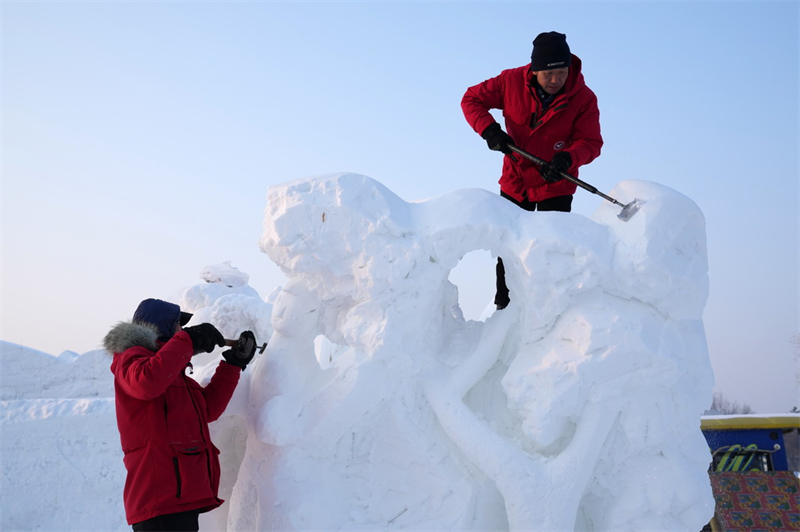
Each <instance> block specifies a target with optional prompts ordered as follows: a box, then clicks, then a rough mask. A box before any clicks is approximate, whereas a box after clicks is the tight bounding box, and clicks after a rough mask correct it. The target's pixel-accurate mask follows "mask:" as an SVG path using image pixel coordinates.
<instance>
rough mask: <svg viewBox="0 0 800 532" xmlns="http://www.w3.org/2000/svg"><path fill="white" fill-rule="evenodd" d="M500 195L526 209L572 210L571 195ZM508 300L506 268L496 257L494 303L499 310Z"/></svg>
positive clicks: (501, 260) (506, 304) (504, 306)
mask: <svg viewBox="0 0 800 532" xmlns="http://www.w3.org/2000/svg"><path fill="white" fill-rule="evenodd" d="M500 195H501V196H503V197H504V198H506V199H507V200H508V201H510V202H511V203H513V204H515V205H517V206H519V207H522V208H523V209H525V210H526V211H560V212H570V211H571V210H572V196H556V197H555V198H548V199H546V200H543V201H528V200H527V198H526V199H524V200H522V201H521V202H520V201H517V200H515V199H514V198H512V197H511V196H509V195H508V194H506V193H505V192H502V191H501V192H500ZM510 301H511V298H510V297H509V296H508V287H507V286H506V269H505V266H503V259H501V258H500V257H497V291H496V292H495V294H494V304H495V305H497V308H498V310H499V309H504V308H506V307H507V306H508V303H509V302H510Z"/></svg>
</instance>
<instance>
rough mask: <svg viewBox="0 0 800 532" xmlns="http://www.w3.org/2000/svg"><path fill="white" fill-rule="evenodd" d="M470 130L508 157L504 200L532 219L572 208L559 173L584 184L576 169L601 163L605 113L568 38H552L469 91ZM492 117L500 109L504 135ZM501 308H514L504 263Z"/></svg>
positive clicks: (571, 189)
mask: <svg viewBox="0 0 800 532" xmlns="http://www.w3.org/2000/svg"><path fill="white" fill-rule="evenodd" d="M461 108H462V110H463V111H464V116H465V117H466V119H467V122H468V123H469V125H470V126H472V129H474V130H475V132H476V133H478V134H480V135H481V137H483V139H484V140H486V143H487V144H488V146H489V148H490V149H492V150H496V151H501V152H503V153H505V154H506V155H505V157H504V158H503V173H502V176H501V177H500V194H501V195H502V196H503V197H504V198H507V199H508V200H510V201H512V202H514V203H515V204H517V205H519V206H520V207H522V208H523V209H525V210H528V211H536V210H539V211H563V212H569V211H570V210H571V208H572V195H573V194H574V193H575V189H576V188H577V187H576V185H575V184H574V183H572V182H571V181H568V180H564V179H562V177H561V176H560V175H559V171H563V172H567V173H569V174H571V175H573V176H576V177H577V176H578V168H579V167H581V166H583V165H584V164H588V163H590V162H592V161H593V160H594V159H595V158H596V157H597V156H598V155H600V148H601V147H602V146H603V138H602V136H601V135H600V111H599V110H598V108H597V97H596V96H595V95H594V93H593V92H592V90H591V89H589V87H587V86H586V83H584V80H583V74H582V73H581V60H580V59H579V58H578V57H577V56H575V55H573V54H572V53H571V52H570V49H569V45H568V44H567V37H566V35H564V34H561V33H557V32H554V31H551V32H547V33H541V34H539V35H538V36H537V37H536V39H534V41H533V53H532V54H531V62H530V64H528V65H525V66H522V67H518V68H512V69H509V70H504V71H503V72H501V73H500V75H499V76H497V77H494V78H491V79H488V80H486V81H484V82H483V83H479V84H478V85H475V86H474V87H470V88H469V89H467V92H466V93H465V94H464V97H463V98H462V100H461ZM490 109H502V110H503V117H504V119H505V125H506V130H507V131H508V133H506V132H505V131H503V129H502V128H501V127H500V124H498V123H497V122H496V121H495V119H494V117H492V115H491V113H490V112H489V110H490ZM509 145H515V146H518V147H519V148H521V149H523V150H525V151H527V152H528V153H532V154H533V155H536V156H537V157H539V158H540V159H544V160H545V161H550V162H549V163H548V164H545V165H543V166H542V167H539V166H537V165H536V164H534V163H532V162H529V161H528V160H527V159H524V158H522V157H518V156H516V155H514V154H513V153H512V151H511V150H510V149H509V147H508V146H509ZM497 274H498V277H497V279H498V281H497V283H498V286H497V288H498V292H497V295H496V296H495V304H497V306H498V308H505V306H506V305H507V304H508V302H509V297H508V288H506V286H505V272H504V269H503V262H502V260H499V259H498V263H497Z"/></svg>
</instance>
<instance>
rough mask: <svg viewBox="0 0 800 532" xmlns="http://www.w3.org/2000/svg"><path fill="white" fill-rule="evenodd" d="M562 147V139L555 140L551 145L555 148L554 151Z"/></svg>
mask: <svg viewBox="0 0 800 532" xmlns="http://www.w3.org/2000/svg"><path fill="white" fill-rule="evenodd" d="M563 147H564V141H563V140H559V141H558V142H556V143H555V144H554V145H553V149H554V150H556V151H558V150H560V149H561V148H563Z"/></svg>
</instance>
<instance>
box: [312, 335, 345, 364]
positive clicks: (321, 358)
mask: <svg viewBox="0 0 800 532" xmlns="http://www.w3.org/2000/svg"><path fill="white" fill-rule="evenodd" d="M340 350H341V348H339V346H337V345H336V344H334V343H333V342H331V341H330V340H328V338H327V337H326V336H325V335H323V334H320V335H319V336H317V337H316V338H314V354H315V355H316V357H317V362H318V363H319V367H320V368H322V369H328V368H329V367H331V366H332V365H333V361H334V360H336V356H337V355H338V354H339V351H340Z"/></svg>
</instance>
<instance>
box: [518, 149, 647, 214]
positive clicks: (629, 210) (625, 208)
mask: <svg viewBox="0 0 800 532" xmlns="http://www.w3.org/2000/svg"><path fill="white" fill-rule="evenodd" d="M508 147H509V148H510V149H511V151H513V152H514V153H518V154H520V155H522V156H523V157H525V158H526V159H528V160H529V161H533V162H535V163H536V164H538V165H539V166H542V165H543V164H548V163H547V161H545V160H544V159H540V158H538V157H536V156H535V155H531V154H530V153H528V152H526V151H524V150H521V149H519V148H517V147H516V146H514V145H512V144H509V146H508ZM559 174H561V177H563V178H564V179H568V180H570V181H572V182H573V183H575V184H576V185H578V186H579V187H581V188H585V189H586V190H588V191H589V192H591V193H592V194H597V195H598V196H600V197H601V198H603V199H605V200H608V201H610V202H611V203H613V204H614V205H619V206H620V207H622V211H620V213H619V214H618V215H617V218H619V219H620V220H622V221H623V222H627V221H628V220H630V219H631V217H632V216H633V215H634V214H636V213H637V212H638V211H639V209H640V208H641V206H642V205H644V203H645V202H644V200H640V199H634V200H633V201H632V202H630V203H628V204H627V205H626V204H624V203H622V202H620V201H617V200H615V199H614V198H612V197H611V196H606V195H605V194H603V193H602V192H600V191H599V190H597V189H596V188H595V187H593V186H592V185H590V184H589V183H587V182H586V181H581V180H580V179H578V178H577V177H573V176H571V175H569V174H568V173H566V172H559Z"/></svg>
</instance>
